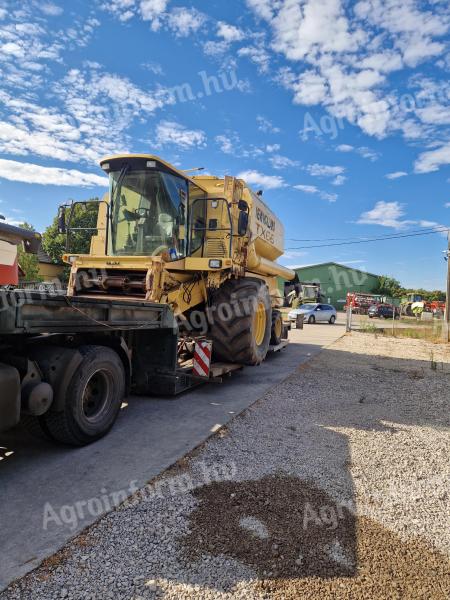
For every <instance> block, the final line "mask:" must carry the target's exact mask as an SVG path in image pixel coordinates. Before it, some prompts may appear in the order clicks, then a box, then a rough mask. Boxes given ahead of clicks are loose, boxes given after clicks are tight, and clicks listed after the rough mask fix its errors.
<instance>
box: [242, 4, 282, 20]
mask: <svg viewBox="0 0 450 600" xmlns="http://www.w3.org/2000/svg"><path fill="white" fill-rule="evenodd" d="M246 2H247V5H248V7H249V8H251V9H252V10H253V11H255V13H256V15H257V16H258V17H260V18H261V19H264V20H266V21H270V20H271V19H272V18H273V16H274V10H276V9H278V8H279V6H280V4H281V2H280V1H279V0H246Z"/></svg>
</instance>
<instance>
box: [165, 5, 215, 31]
mask: <svg viewBox="0 0 450 600" xmlns="http://www.w3.org/2000/svg"><path fill="white" fill-rule="evenodd" d="M206 20H207V17H206V15H204V14H203V13H201V12H200V11H198V10H197V9H195V8H184V7H177V8H174V9H173V10H172V11H171V12H169V13H168V14H167V24H168V27H169V29H171V30H172V31H173V32H174V33H175V35H176V36H177V37H188V36H190V35H192V34H193V33H195V32H196V31H198V30H199V29H200V28H201V27H202V26H203V25H204V24H205V22H206Z"/></svg>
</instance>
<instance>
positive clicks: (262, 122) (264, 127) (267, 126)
mask: <svg viewBox="0 0 450 600" xmlns="http://www.w3.org/2000/svg"><path fill="white" fill-rule="evenodd" d="M256 122H257V123H258V129H259V130H260V131H263V132H264V133H280V132H281V129H280V128H279V127H275V125H274V124H273V123H272V121H269V119H266V117H263V116H262V115H258V116H257V117H256Z"/></svg>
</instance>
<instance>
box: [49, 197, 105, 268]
mask: <svg viewBox="0 0 450 600" xmlns="http://www.w3.org/2000/svg"><path fill="white" fill-rule="evenodd" d="M70 212H71V209H70V208H68V209H67V211H66V222H67V226H68V227H69V228H73V229H78V228H87V230H86V231H71V232H69V235H68V236H66V234H63V233H59V231H58V216H56V217H55V218H54V219H53V223H52V224H51V225H50V226H49V227H47V229H46V230H45V231H44V233H43V235H42V245H43V247H44V250H45V251H46V252H47V254H48V255H49V256H50V257H51V258H52V259H53V260H54V261H55V262H58V263H59V262H61V258H62V256H63V254H65V253H66V251H67V252H70V253H71V254H89V249H90V244H91V237H92V236H93V235H95V233H96V232H95V227H96V226H97V216H98V198H91V199H90V200H88V201H87V203H86V204H77V205H76V206H75V207H74V209H73V213H72V216H71V217H70ZM66 242H68V247H66Z"/></svg>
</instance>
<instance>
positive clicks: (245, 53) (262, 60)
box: [237, 42, 270, 73]
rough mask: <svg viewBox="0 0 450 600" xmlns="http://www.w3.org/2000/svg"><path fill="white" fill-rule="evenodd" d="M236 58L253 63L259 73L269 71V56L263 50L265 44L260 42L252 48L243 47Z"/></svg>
mask: <svg viewBox="0 0 450 600" xmlns="http://www.w3.org/2000/svg"><path fill="white" fill-rule="evenodd" d="M237 54H238V56H241V57H245V58H248V59H249V60H250V61H251V62H252V63H254V64H255V65H256V66H257V68H258V71H259V72H260V73H267V72H268V71H269V64H270V54H269V53H268V52H267V51H266V50H265V44H264V43H263V42H260V43H259V44H256V45H253V46H245V47H244V48H240V49H239V50H238V52H237Z"/></svg>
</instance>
